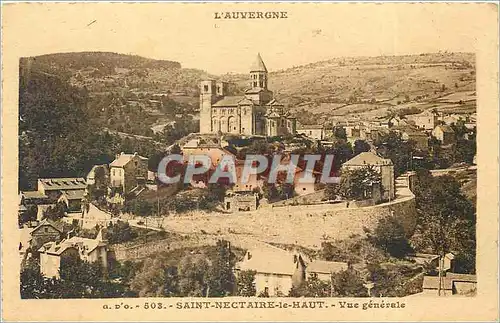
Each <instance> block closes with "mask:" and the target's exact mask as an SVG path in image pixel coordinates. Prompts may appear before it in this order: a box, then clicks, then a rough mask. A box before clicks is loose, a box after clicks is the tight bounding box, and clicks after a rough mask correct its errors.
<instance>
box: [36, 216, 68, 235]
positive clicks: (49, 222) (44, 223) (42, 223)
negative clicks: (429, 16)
mask: <svg viewBox="0 0 500 323" xmlns="http://www.w3.org/2000/svg"><path fill="white" fill-rule="evenodd" d="M46 225H49V226H51V227H53V228H54V229H56V230H57V231H59V232H60V233H62V232H63V231H62V229H61V228H60V227H59V226H58V225H57V224H55V223H54V222H53V221H51V220H49V219H43V221H42V222H40V223H39V224H38V226H36V227H35V228H33V230H31V233H33V232H35V231H37V230H38V229H40V228H41V227H43V226H46Z"/></svg>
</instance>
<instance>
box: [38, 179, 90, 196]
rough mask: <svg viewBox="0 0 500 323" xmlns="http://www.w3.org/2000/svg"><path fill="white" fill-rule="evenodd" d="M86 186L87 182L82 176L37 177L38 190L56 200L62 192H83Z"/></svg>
mask: <svg viewBox="0 0 500 323" xmlns="http://www.w3.org/2000/svg"><path fill="white" fill-rule="evenodd" d="M86 188H87V183H86V181H85V179H84V178H83V177H77V178H40V179H38V192H39V193H40V194H44V195H46V196H48V198H49V199H51V200H52V201H57V199H59V197H60V196H61V194H62V193H65V192H76V191H80V192H85V189H86Z"/></svg>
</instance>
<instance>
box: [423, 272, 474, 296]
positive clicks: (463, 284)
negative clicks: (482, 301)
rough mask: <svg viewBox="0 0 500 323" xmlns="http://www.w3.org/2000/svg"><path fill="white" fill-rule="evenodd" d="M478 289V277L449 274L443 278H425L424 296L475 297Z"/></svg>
mask: <svg viewBox="0 0 500 323" xmlns="http://www.w3.org/2000/svg"><path fill="white" fill-rule="evenodd" d="M476 288H477V278H476V275H469V274H456V273H451V272H448V273H446V274H445V275H443V276H442V277H439V276H424V281H423V283H422V289H423V292H422V294H423V295H429V296H438V295H440V296H454V295H462V296H463V295H469V296H472V295H475V293H476Z"/></svg>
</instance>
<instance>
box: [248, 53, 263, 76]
mask: <svg viewBox="0 0 500 323" xmlns="http://www.w3.org/2000/svg"><path fill="white" fill-rule="evenodd" d="M250 72H267V68H266V64H264V61H263V60H262V57H261V56H260V53H259V54H257V59H256V60H255V62H254V63H253V64H252V67H251V68H250Z"/></svg>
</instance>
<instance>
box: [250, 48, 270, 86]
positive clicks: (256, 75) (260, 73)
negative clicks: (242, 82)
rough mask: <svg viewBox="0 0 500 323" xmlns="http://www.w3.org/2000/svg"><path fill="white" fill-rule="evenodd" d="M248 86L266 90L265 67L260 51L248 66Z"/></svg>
mask: <svg viewBox="0 0 500 323" xmlns="http://www.w3.org/2000/svg"><path fill="white" fill-rule="evenodd" d="M250 88H252V89H255V88H261V89H264V90H267V68H266V64H264V61H263V60H262V57H261V56H260V53H259V54H257V59H256V60H255V62H254V63H253V65H252V67H251V68H250Z"/></svg>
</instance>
